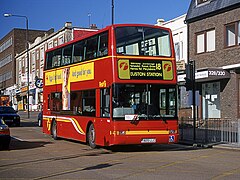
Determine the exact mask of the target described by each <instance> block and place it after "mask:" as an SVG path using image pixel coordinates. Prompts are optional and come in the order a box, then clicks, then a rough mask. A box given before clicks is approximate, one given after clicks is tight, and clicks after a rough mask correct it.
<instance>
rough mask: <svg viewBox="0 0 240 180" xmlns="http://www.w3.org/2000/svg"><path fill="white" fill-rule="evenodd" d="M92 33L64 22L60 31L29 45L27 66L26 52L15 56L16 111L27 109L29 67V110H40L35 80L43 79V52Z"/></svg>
mask: <svg viewBox="0 0 240 180" xmlns="http://www.w3.org/2000/svg"><path fill="white" fill-rule="evenodd" d="M93 31H96V30H95V29H84V28H76V27H72V23H71V22H66V23H65V26H64V27H63V28H61V29H60V30H58V31H56V32H52V33H51V34H45V35H44V36H39V37H37V38H36V39H35V41H34V42H33V43H31V44H30V46H29V50H28V56H29V65H28V64H27V51H26V50H24V51H22V52H21V53H19V54H17V55H16V84H17V89H16V97H17V108H18V110H26V109H27V96H28V94H27V93H28V92H27V90H28V74H27V73H28V67H30V69H29V70H30V71H29V110H30V111H36V110H40V109H41V106H42V104H43V89H42V88H41V87H38V85H37V84H36V80H42V78H43V68H44V56H45V51H46V50H48V49H51V48H53V47H56V46H59V45H61V44H64V43H66V42H69V41H71V40H73V39H75V38H79V37H81V36H83V35H86V34H87V33H91V32H93Z"/></svg>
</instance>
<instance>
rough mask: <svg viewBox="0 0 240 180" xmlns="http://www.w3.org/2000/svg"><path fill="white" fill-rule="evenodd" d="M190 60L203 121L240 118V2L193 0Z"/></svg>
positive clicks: (231, 0) (190, 18) (189, 29)
mask: <svg viewBox="0 0 240 180" xmlns="http://www.w3.org/2000/svg"><path fill="white" fill-rule="evenodd" d="M186 22H187V27H188V59H189V60H194V62H195V67H196V73H195V76H196V87H197V90H198V92H199V94H200V96H199V97H200V98H199V99H200V100H199V101H200V103H199V106H198V113H197V115H198V118H199V119H203V120H205V119H224V118H228V119H238V118H239V117H240V46H239V45H240V1H239V0H192V1H191V4H190V7H189V9H188V13H187V17H186Z"/></svg>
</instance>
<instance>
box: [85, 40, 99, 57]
mask: <svg viewBox="0 0 240 180" xmlns="http://www.w3.org/2000/svg"><path fill="white" fill-rule="evenodd" d="M96 57H97V36H94V37H91V38H89V39H87V45H86V60H88V59H94V58H96Z"/></svg>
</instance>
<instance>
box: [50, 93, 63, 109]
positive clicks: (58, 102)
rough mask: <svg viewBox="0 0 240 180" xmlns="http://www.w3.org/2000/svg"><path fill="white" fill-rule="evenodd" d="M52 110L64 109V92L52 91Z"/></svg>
mask: <svg viewBox="0 0 240 180" xmlns="http://www.w3.org/2000/svg"><path fill="white" fill-rule="evenodd" d="M50 110H52V111H61V110H62V92H54V93H51V102H50Z"/></svg>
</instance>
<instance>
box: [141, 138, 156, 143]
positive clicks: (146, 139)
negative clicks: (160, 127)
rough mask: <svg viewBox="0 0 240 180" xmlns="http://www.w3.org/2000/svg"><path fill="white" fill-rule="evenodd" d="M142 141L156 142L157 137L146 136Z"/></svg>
mask: <svg viewBox="0 0 240 180" xmlns="http://www.w3.org/2000/svg"><path fill="white" fill-rule="evenodd" d="M141 143H156V139H155V138H145V139H142V141H141Z"/></svg>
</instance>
